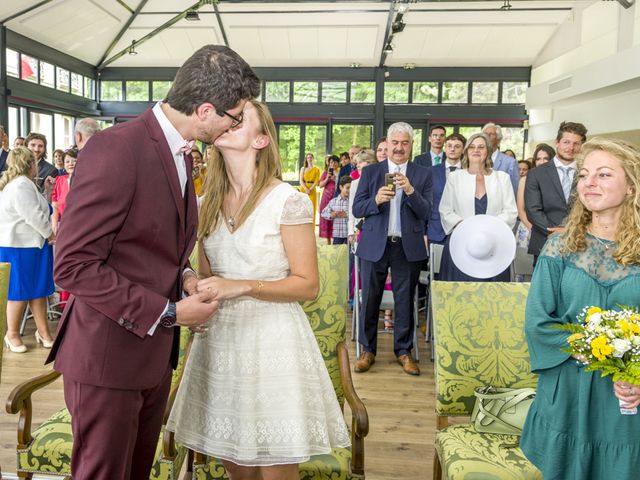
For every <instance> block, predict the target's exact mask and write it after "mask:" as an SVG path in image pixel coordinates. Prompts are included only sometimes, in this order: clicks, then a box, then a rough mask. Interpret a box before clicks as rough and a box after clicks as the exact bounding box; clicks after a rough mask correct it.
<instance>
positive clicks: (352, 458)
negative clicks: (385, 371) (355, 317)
mask: <svg viewBox="0 0 640 480" xmlns="http://www.w3.org/2000/svg"><path fill="white" fill-rule="evenodd" d="M347 266H348V257H347V247H346V246H345V245H339V246H334V245H323V246H319V247H318V269H319V272H320V293H319V295H318V297H317V298H316V299H315V300H313V301H308V302H304V303H303V304H302V308H303V309H304V311H305V313H306V314H307V316H308V317H309V322H311V327H312V328H313V331H314V333H315V335H316V340H317V341H318V345H319V346H320V351H321V352H322V355H323V357H324V360H325V364H326V366H327V370H328V371H329V375H330V376H331V380H332V382H333V387H334V389H335V391H336V395H337V397H338V401H339V402H340V405H341V406H344V400H345V399H346V401H347V403H348V404H349V408H350V409H351V412H352V420H351V443H352V447H351V448H335V449H333V451H332V452H331V453H329V454H326V455H316V456H313V457H311V459H310V460H309V461H308V462H306V463H303V464H301V465H300V479H301V480H325V479H326V480H349V479H363V478H364V437H365V436H366V435H367V433H368V432H369V418H368V416H367V410H366V408H365V406H364V404H363V403H362V401H361V400H360V398H358V395H357V394H356V392H355V389H354V387H353V383H352V381H351V369H350V367H349V355H348V351H347V347H346V345H345V343H344V340H345V326H346V315H347ZM187 475H191V478H192V479H193V480H213V479H228V476H227V473H226V471H225V469H224V467H223V466H222V463H220V462H219V461H218V460H217V459H210V458H208V457H206V456H205V455H202V454H199V453H195V454H194V462H193V464H192V470H191V471H190V472H188V474H187Z"/></svg>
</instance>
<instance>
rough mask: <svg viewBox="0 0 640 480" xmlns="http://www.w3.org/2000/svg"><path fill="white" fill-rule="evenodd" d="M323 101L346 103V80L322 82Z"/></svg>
mask: <svg viewBox="0 0 640 480" xmlns="http://www.w3.org/2000/svg"><path fill="white" fill-rule="evenodd" d="M322 102H323V103H346V102H347V82H322Z"/></svg>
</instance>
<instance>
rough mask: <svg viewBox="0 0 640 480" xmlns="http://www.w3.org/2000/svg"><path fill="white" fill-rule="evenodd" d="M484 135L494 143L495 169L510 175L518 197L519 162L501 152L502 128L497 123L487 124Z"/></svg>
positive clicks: (492, 159)
mask: <svg viewBox="0 0 640 480" xmlns="http://www.w3.org/2000/svg"><path fill="white" fill-rule="evenodd" d="M482 133H484V134H485V135H486V136H487V137H489V140H491V143H492V147H493V154H492V155H491V161H492V162H493V169H494V170H499V171H501V172H506V173H507V174H509V177H510V178H511V185H512V186H513V194H514V195H517V194H518V183H519V182H520V171H519V169H518V162H517V161H516V159H515V158H513V157H510V156H509V155H507V154H505V153H502V152H501V151H500V142H501V141H502V128H501V127H500V125H496V124H495V123H487V124H486V125H485V126H484V127H482Z"/></svg>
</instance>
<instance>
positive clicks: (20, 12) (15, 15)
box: [0, 0, 53, 25]
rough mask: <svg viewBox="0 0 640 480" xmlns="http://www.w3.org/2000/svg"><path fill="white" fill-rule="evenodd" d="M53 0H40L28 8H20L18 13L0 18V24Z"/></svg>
mask: <svg viewBox="0 0 640 480" xmlns="http://www.w3.org/2000/svg"><path fill="white" fill-rule="evenodd" d="M52 1H53V0H42V1H41V2H38V3H36V4H35V5H33V6H31V7H29V8H25V9H24V10H20V11H19V12H18V13H14V14H13V15H11V16H9V17H7V18H4V19H2V20H0V25H2V24H3V23H7V22H9V21H11V20H14V19H16V18H18V17H20V16H22V15H25V14H27V13H29V12H31V11H33V10H36V9H38V8H40V7H41V6H43V5H46V4H47V3H51V2H52Z"/></svg>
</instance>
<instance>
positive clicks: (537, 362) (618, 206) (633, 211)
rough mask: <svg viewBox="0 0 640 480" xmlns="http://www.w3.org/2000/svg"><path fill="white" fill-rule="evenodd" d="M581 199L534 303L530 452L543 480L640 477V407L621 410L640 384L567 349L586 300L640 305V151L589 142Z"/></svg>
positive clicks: (544, 262)
mask: <svg viewBox="0 0 640 480" xmlns="http://www.w3.org/2000/svg"><path fill="white" fill-rule="evenodd" d="M576 173H577V177H578V182H577V194H578V195H577V198H576V199H575V202H574V206H573V208H572V210H571V213H570V214H569V217H568V219H567V224H566V229H565V231H564V232H563V233H559V234H556V235H553V236H552V237H550V238H549V240H548V241H547V243H546V245H545V247H544V249H543V251H542V253H541V254H540V257H539V259H538V263H537V266H536V270H535V272H534V274H533V279H532V283H531V289H530V291H529V297H528V301H527V310H526V326H525V330H526V336H527V341H528V343H529V353H530V355H531V368H532V370H533V371H534V372H535V373H537V374H538V375H539V380H538V390H537V397H536V399H535V401H534V402H533V404H532V406H531V409H530V410H529V414H528V416H527V420H526V422H525V425H524V429H523V432H522V439H521V442H520V445H521V448H522V451H523V452H524V454H525V455H526V456H527V458H529V460H530V461H531V462H532V463H533V464H534V465H536V467H538V468H539V469H540V471H541V472H542V474H543V476H544V479H545V480H553V479H557V480H587V479H603V480H604V479H606V480H610V479H615V480H625V479H637V478H639V473H638V472H639V471H640V415H622V414H621V413H620V404H619V402H618V399H620V400H622V401H623V402H625V403H626V404H627V405H628V406H629V407H633V406H637V405H639V404H640V385H630V384H626V383H624V382H612V380H611V378H610V377H606V378H602V377H601V376H600V373H598V372H594V373H589V372H585V371H584V369H583V367H582V366H581V365H582V364H580V363H579V362H577V361H576V359H574V358H571V357H570V356H569V354H567V353H564V352H562V351H561V350H560V349H561V348H564V347H567V346H568V344H567V337H568V335H569V333H567V332H565V331H562V330H557V329H554V328H551V327H552V326H553V325H558V324H561V323H567V322H576V321H577V320H576V316H577V315H578V314H579V313H580V312H581V310H582V309H583V308H584V307H585V306H591V305H595V306H599V307H601V308H602V309H616V308H618V305H629V306H640V214H639V210H638V209H639V207H640V194H639V190H640V150H638V149H637V148H636V147H634V146H632V145H630V144H627V143H625V142H622V141H619V140H605V139H598V138H596V139H593V140H591V141H589V142H588V143H586V144H585V145H584V146H583V148H582V152H581V156H580V158H579V159H578V165H577V170H576Z"/></svg>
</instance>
